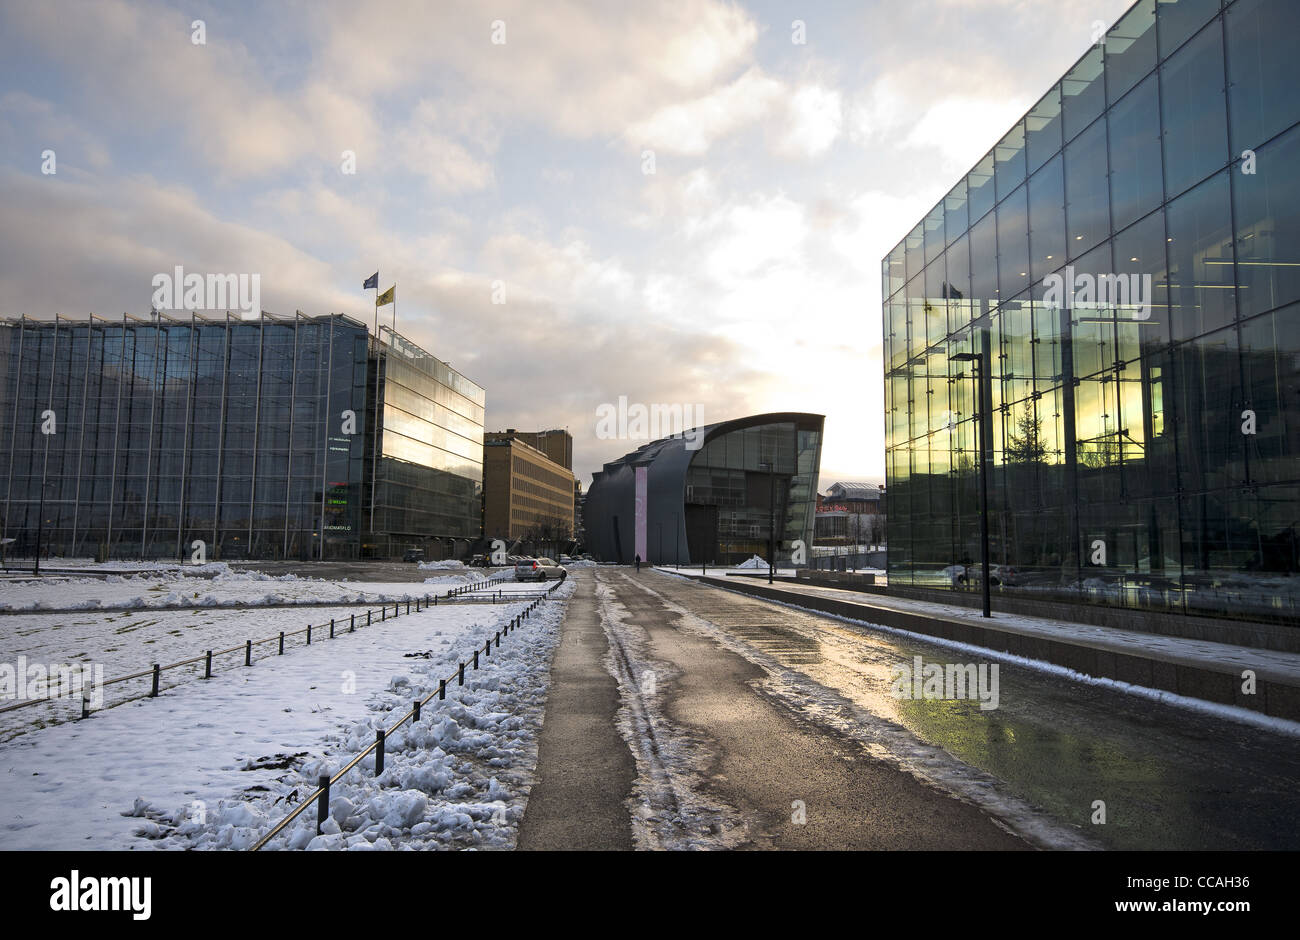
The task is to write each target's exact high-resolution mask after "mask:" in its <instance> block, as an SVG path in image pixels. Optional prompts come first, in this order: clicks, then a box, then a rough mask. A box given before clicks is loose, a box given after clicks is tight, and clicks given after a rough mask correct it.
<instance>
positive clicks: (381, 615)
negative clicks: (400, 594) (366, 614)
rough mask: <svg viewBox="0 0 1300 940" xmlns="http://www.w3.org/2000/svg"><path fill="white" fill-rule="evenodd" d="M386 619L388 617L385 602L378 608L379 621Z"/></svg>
mask: <svg viewBox="0 0 1300 940" xmlns="http://www.w3.org/2000/svg"><path fill="white" fill-rule="evenodd" d="M387 619H388V605H387V604H385V605H384V606H383V607H380V608H379V622H380V623H383V622H384V621H385V620H387Z"/></svg>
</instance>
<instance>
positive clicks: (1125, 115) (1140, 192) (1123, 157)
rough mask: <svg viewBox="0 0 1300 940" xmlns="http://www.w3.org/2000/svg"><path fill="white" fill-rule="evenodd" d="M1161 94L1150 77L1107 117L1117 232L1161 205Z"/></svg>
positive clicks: (1153, 78) (1113, 208)
mask: <svg viewBox="0 0 1300 940" xmlns="http://www.w3.org/2000/svg"><path fill="white" fill-rule="evenodd" d="M1159 114H1160V91H1159V86H1158V85H1157V84H1156V77H1155V76H1154V75H1152V76H1150V77H1149V78H1148V79H1146V81H1144V82H1143V83H1142V84H1141V85H1139V86H1138V87H1137V88H1135V89H1133V92H1132V93H1131V94H1130V95H1129V96H1128V97H1126V98H1125V99H1124V100H1123V101H1121V102H1120V103H1119V104H1117V105H1116V106H1115V107H1114V108H1112V109H1111V111H1110V114H1109V115H1108V118H1107V120H1108V125H1109V129H1110V198H1111V216H1112V220H1113V222H1114V225H1115V228H1116V229H1122V228H1124V227H1126V226H1127V225H1128V224H1129V223H1130V222H1135V221H1137V220H1138V219H1140V218H1141V217H1142V216H1144V215H1146V214H1147V213H1148V212H1150V211H1151V210H1152V209H1154V208H1155V207H1156V206H1158V205H1159V204H1160V202H1161V201H1162V199H1163V195H1164V183H1163V181H1162V179H1161V177H1162V174H1161V172H1160V168H1161V164H1160V121H1159Z"/></svg>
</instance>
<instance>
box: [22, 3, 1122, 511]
mask: <svg viewBox="0 0 1300 940" xmlns="http://www.w3.org/2000/svg"><path fill="white" fill-rule="evenodd" d="M1129 2H1130V0H878V2H868V0H861V2H856V3H849V2H839V3H824V4H822V3H811V2H795V3H787V2H780V3H778V2H771V3H767V2H750V3H732V2H718V0H667V2H663V3H656V2H637V3H631V4H627V3H613V2H610V3H594V2H593V3H575V2H566V0H548V2H546V3H538V2H535V0H534V2H528V0H518V2H516V0H494V2H493V3H492V4H490V5H484V4H476V3H464V4H459V3H442V2H433V0H412V2H407V3H403V2H391V3H389V2H376V0H367V2H363V3H358V2H355V0H346V2H343V0H339V2H335V0H310V2H307V0H302V2H298V0H277V2H267V3H232V2H224V0H223V2H204V0H194V2H189V3H185V4H183V5H177V4H172V3H162V2H148V0H133V2H121V0H96V2H64V0H49V2H40V3H37V2H21V0H17V2H7V3H4V4H3V5H0V205H2V206H3V211H2V212H0V316H13V315H18V314H23V313H26V314H29V315H32V316H42V317H46V316H53V315H54V314H55V313H61V314H65V315H84V314H86V313H89V312H92V311H93V312H95V313H98V314H118V313H121V312H123V311H130V312H132V313H145V312H147V311H148V310H149V307H150V300H151V297H152V292H153V288H152V286H151V281H152V278H153V276H154V275H155V274H157V273H159V272H170V271H171V270H172V269H173V267H174V266H175V265H178V264H179V265H183V266H184V267H185V268H186V269H187V270H189V271H199V272H205V273H206V272H214V273H215V272H223V273H224V272H231V273H238V272H249V273H254V272H255V273H258V274H260V275H261V284H262V306H263V307H264V308H265V309H267V310H269V311H273V312H276V313H287V314H292V313H293V311H294V310H302V311H304V312H306V313H312V314H314V313H326V312H331V311H336V312H342V313H348V314H351V315H353V316H356V317H358V318H359V319H363V320H366V321H367V322H370V321H371V320H372V319H373V292H369V291H363V290H362V289H361V282H362V280H363V279H364V278H365V277H367V276H368V275H369V274H371V273H372V272H373V271H374V270H375V269H376V268H378V269H379V271H380V281H381V287H388V286H389V285H390V284H392V283H394V282H396V283H397V285H398V307H397V315H398V328H399V330H400V331H401V332H403V333H405V334H407V335H408V336H410V337H411V338H412V339H413V340H415V341H416V342H418V343H420V344H421V345H423V346H424V347H425V348H427V349H428V350H430V351H431V352H433V353H434V354H435V355H437V356H439V357H440V358H443V359H445V360H447V361H449V362H451V363H452V364H453V366H455V367H456V368H457V369H459V370H460V371H462V372H464V373H465V374H466V375H468V376H469V377H470V378H471V379H473V380H474V381H476V382H478V383H479V384H480V385H482V386H484V387H485V388H486V390H487V402H488V405H487V422H486V423H487V425H488V428H489V429H496V428H504V427H507V426H508V427H516V428H542V427H567V428H568V429H569V430H570V431H571V432H572V433H573V435H574V438H575V448H576V464H577V466H576V469H577V470H578V471H579V474H580V476H581V477H582V479H583V482H584V485H585V484H587V483H589V481H590V473H591V471H592V470H595V469H598V468H599V466H600V464H601V463H603V462H604V461H605V460H610V459H613V458H615V457H618V456H620V455H621V454H623V453H625V452H627V451H628V450H630V449H632V448H633V447H634V446H636V442H635V441H626V440H601V439H598V438H597V436H596V419H597V408H598V407H599V406H600V405H601V404H602V403H606V402H610V403H612V402H616V401H617V400H618V398H619V396H623V395H625V396H627V398H628V399H629V401H631V402H642V403H668V404H671V403H677V404H691V405H699V406H701V408H702V413H703V416H704V419H705V422H706V423H707V422H713V421H717V420H723V419H725V418H731V417H739V416H742V415H746V414H752V413H756V412H762V411H769V410H781V411H785V410H790V411H811V412H818V413H822V414H825V415H826V416H827V420H826V441H825V447H824V451H823V455H822V487H823V489H824V488H825V486H827V485H828V484H829V483H830V482H832V481H834V480H836V479H845V480H848V479H855V480H856V479H863V480H882V479H883V475H884V467H883V432H882V417H881V410H882V394H881V363H880V259H881V257H882V256H883V255H884V254H885V253H886V252H887V251H888V250H889V249H890V248H891V247H892V246H893V245H894V244H895V243H896V242H897V241H898V240H899V239H900V238H902V237H903V235H905V234H906V232H907V230H908V229H909V228H910V227H911V225H912V224H914V223H915V222H916V221H917V220H918V219H919V218H920V217H921V215H922V214H923V213H924V212H925V211H926V210H927V209H929V207H930V206H931V205H933V204H934V202H935V201H936V200H937V199H939V198H940V197H941V196H942V195H943V194H944V192H946V191H947V189H948V188H949V187H950V186H951V185H952V183H953V182H955V180H956V177H957V176H958V175H959V174H960V173H962V172H964V171H965V170H967V169H968V168H969V167H970V166H971V165H972V164H973V163H975V162H976V161H977V160H978V159H979V158H980V157H981V156H982V155H983V154H984V153H985V152H986V151H987V150H988V148H989V147H991V146H992V145H993V143H995V142H996V140H997V139H998V138H999V137H1000V136H1001V135H1002V134H1003V133H1004V132H1005V130H1006V129H1007V128H1008V127H1009V126H1010V124H1011V123H1012V122H1013V121H1014V120H1015V119H1016V118H1017V117H1019V116H1020V115H1021V114H1022V113H1023V112H1024V111H1026V110H1027V109H1028V108H1029V107H1030V106H1031V105H1032V104H1033V103H1034V101H1035V100H1036V99H1037V98H1038V97H1039V96H1040V95H1041V94H1042V93H1043V92H1044V91H1045V90H1046V89H1047V87H1048V86H1049V85H1050V83H1051V82H1052V81H1053V80H1055V79H1056V78H1057V77H1058V76H1059V75H1060V74H1061V73H1062V72H1064V71H1065V69H1066V68H1067V67H1068V66H1069V65H1070V64H1072V63H1073V62H1074V60H1075V59H1076V58H1077V57H1078V56H1080V55H1081V54H1082V53H1083V52H1084V51H1085V50H1086V49H1087V48H1088V45H1089V43H1090V40H1091V37H1092V35H1093V31H1094V29H1095V25H1094V24H1096V23H1097V22H1098V21H1102V22H1104V24H1105V25H1107V26H1109V25H1110V24H1112V23H1113V22H1114V21H1115V19H1116V18H1117V17H1118V16H1119V14H1120V13H1122V12H1123V10H1124V9H1125V8H1127V6H1128V5H1129ZM195 20H202V21H203V27H202V29H203V33H204V35H203V36H202V38H203V39H204V40H205V42H203V43H196V42H195V41H194V40H195V38H196V30H195V28H194V26H193V23H194V21H195ZM796 21H798V24H802V25H798V24H796ZM800 38H802V39H803V40H804V41H803V42H799V41H797V40H798V39H800ZM494 40H495V41H494ZM502 40H504V41H502ZM46 150H53V151H54V152H55V155H56V164H55V167H56V172H55V173H54V174H52V175H50V174H45V173H42V172H41V169H42V163H43V160H42V153H43V152H44V151H46ZM345 151H351V152H352V153H354V154H355V170H356V171H355V173H345V172H344V152H345ZM494 287H495V288H496V292H495V297H494ZM494 299H495V300H504V301H505V302H504V303H494V302H493V301H494ZM385 311H387V308H385Z"/></svg>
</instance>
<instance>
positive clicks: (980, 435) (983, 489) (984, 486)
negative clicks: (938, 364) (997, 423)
mask: <svg viewBox="0 0 1300 940" xmlns="http://www.w3.org/2000/svg"><path fill="white" fill-rule="evenodd" d="M948 358H949V359H950V360H951V361H952V362H973V363H975V401H976V406H975V422H976V427H975V432H976V433H975V446H976V447H977V448H978V449H979V464H980V565H981V567H982V568H983V577H982V579H981V588H982V593H983V595H984V616H985V617H992V616H993V614H992V612H991V611H990V609H989V487H988V470H987V468H986V467H985V456H986V450H985V446H984V353H982V352H969V353H957V354H955V355H953V356H949V357H948Z"/></svg>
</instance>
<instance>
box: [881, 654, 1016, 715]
mask: <svg viewBox="0 0 1300 940" xmlns="http://www.w3.org/2000/svg"><path fill="white" fill-rule="evenodd" d="M893 673H894V676H893V684H892V686H891V687H890V694H891V695H893V697H894V698H896V699H902V700H905V701H909V702H910V701H921V700H946V701H963V700H970V701H978V702H979V703H980V711H992V710H993V709H995V708H997V707H998V702H999V694H998V665H997V663H994V664H992V665H989V664H988V663H979V664H976V663H926V662H922V660H921V657H920V656H914V657H912V662H910V663H900V664H898V665H897V666H894V667H893Z"/></svg>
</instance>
